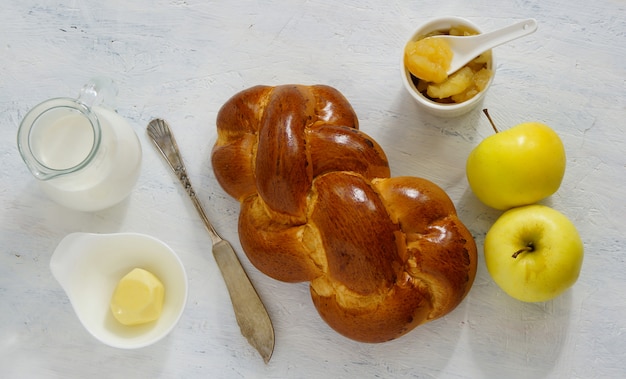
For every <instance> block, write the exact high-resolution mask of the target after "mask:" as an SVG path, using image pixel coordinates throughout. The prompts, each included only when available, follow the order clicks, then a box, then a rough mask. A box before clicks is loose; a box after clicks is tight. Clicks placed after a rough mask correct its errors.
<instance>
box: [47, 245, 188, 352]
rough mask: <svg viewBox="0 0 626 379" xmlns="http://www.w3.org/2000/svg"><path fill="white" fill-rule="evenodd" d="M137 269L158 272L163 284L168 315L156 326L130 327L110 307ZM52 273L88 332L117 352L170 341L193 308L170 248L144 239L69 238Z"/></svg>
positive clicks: (52, 265)
mask: <svg viewBox="0 0 626 379" xmlns="http://www.w3.org/2000/svg"><path fill="white" fill-rule="evenodd" d="M135 267H140V268H143V269H145V270H148V271H150V272H152V273H153V274H154V275H156V276H157V277H158V278H159V279H160V280H161V282H162V283H163V286H164V287H165V298H164V303H163V310H162V312H161V316H160V317H159V319H158V320H156V321H153V322H150V323H147V324H144V325H135V326H125V325H122V324H121V323H119V322H118V321H117V320H116V319H115V318H114V317H113V314H112V313H111V310H110V308H109V306H110V301H111V296H112V295H113V291H114V290H115V287H116V286H117V283H118V282H119V280H120V279H121V278H122V277H123V276H124V275H126V274H127V273H128V272H130V271H131V270H132V269H133V268H135ZM50 269H51V270H52V275H53V276H54V277H55V278H56V280H57V281H58V282H59V283H60V284H61V287H63V290H65V293H66V294H67V296H68V297H69V299H70V302H71V304H72V307H73V308H74V311H75V312H76V315H77V316H78V319H79V320H80V322H81V323H82V324H83V326H84V327H85V328H86V329H87V331H88V332H89V333H91V335H93V336H94V337H95V338H96V339H98V340H99V341H101V342H103V343H104V344H106V345H109V346H113V347H116V348H121V349H136V348H141V347H145V346H148V345H150V344H153V343H155V342H157V341H158V340H160V339H161V338H163V337H165V336H166V335H167V334H168V333H169V332H170V331H171V330H172V329H173V328H174V326H176V324H177V323H178V320H179V319H180V316H181V315H182V313H183V310H184V308H185V304H186V302H187V274H186V272H185V269H184V267H183V264H182V262H181V261H180V259H179V258H178V256H177V255H176V253H174V251H173V250H172V249H170V248H169V247H168V246H167V245H166V244H164V243H163V242H161V241H159V240H157V239H156V238H153V237H150V236H147V235H143V234H137V233H115V234H91V233H72V234H69V235H67V236H66V237H65V238H64V239H63V240H62V241H61V242H60V243H59V245H58V246H57V248H56V250H55V251H54V253H53V254H52V258H51V260H50Z"/></svg>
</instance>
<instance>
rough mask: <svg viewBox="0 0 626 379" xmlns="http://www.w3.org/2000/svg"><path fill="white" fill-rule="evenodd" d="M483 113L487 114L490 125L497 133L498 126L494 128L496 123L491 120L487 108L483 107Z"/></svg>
mask: <svg viewBox="0 0 626 379" xmlns="http://www.w3.org/2000/svg"><path fill="white" fill-rule="evenodd" d="M483 113H484V114H485V115H486V116H487V120H489V123H490V124H491V127H492V128H493V130H494V131H495V132H496V133H498V132H499V130H498V128H496V124H495V123H494V122H493V120H492V119H491V116H490V115H489V111H488V110H487V108H485V109H483Z"/></svg>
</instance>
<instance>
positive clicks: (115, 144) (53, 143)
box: [17, 78, 141, 211]
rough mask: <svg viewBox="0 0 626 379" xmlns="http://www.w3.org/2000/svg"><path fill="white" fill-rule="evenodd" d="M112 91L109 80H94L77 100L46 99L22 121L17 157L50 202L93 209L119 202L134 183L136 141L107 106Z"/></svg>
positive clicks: (137, 161) (137, 166)
mask: <svg viewBox="0 0 626 379" xmlns="http://www.w3.org/2000/svg"><path fill="white" fill-rule="evenodd" d="M116 94H117V91H116V89H115V87H114V85H113V82H112V81H111V80H110V79H106V78H98V79H94V80H92V81H91V82H90V83H88V84H86V85H85V86H84V87H83V88H82V89H81V91H80V94H79V96H78V98H77V99H71V98H64V97H61V98H54V99H50V100H46V101H44V102H43V103H41V104H39V105H37V106H35V107H34V108H33V109H31V110H30V111H29V112H28V113H27V114H26V116H25V117H24V119H23V120H22V123H21V124H20V127H19V130H18V134H17V144H18V148H19V151H20V154H21V155H22V159H23V160H24V162H25V163H26V166H28V168H29V169H30V171H31V172H32V173H33V175H34V176H35V178H37V179H38V182H39V183H40V184H41V188H42V189H43V191H44V192H45V193H46V194H47V195H48V197H50V198H51V199H52V200H54V201H55V202H57V203H59V204H61V205H63V206H66V207H68V208H71V209H75V210H80V211H97V210H101V209H104V208H108V207H110V206H113V205H115V204H117V203H119V202H120V201H122V200H124V199H125V198H126V197H127V196H128V194H129V193H130V191H131V190H132V188H133V186H134V185H135V183H136V182H137V178H138V177H139V169H140V166H141V145H140V143H139V139H138V138H137V135H136V134H135V132H134V131H133V129H132V127H131V126H130V125H129V124H128V123H127V122H126V120H124V119H123V118H122V117H121V116H119V115H118V114H117V113H116V112H115V111H114V110H113V109H111V108H110V104H109V102H111V101H112V99H113V98H114V97H115V95H116Z"/></svg>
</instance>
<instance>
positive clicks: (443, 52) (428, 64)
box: [404, 27, 492, 104]
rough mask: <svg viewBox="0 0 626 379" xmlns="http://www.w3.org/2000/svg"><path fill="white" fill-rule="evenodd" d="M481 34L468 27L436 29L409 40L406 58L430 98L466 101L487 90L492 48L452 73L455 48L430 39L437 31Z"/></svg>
mask: <svg viewBox="0 0 626 379" xmlns="http://www.w3.org/2000/svg"><path fill="white" fill-rule="evenodd" d="M475 34H477V33H476V32H475V31H473V30H471V29H468V28H465V27H453V28H451V29H450V30H444V31H435V32H432V33H429V34H427V35H425V36H423V37H422V38H420V39H418V40H416V41H411V42H409V43H407V45H406V46H405V49H404V62H405V65H406V67H407V69H408V70H409V72H410V73H411V80H412V81H413V84H414V85H415V88H417V90H418V91H419V92H420V93H422V94H423V95H424V96H425V97H426V98H428V99H430V100H432V101H435V102H437V103H444V104H446V103H462V102H464V101H466V100H469V99H471V98H472V97H474V96H476V95H477V94H478V93H479V92H480V91H482V90H484V89H485V87H486V86H487V84H488V83H489V79H490V78H491V75H492V71H491V69H489V68H488V63H489V61H490V60H491V50H490V51H487V52H485V53H483V54H481V55H479V56H478V57H476V58H475V59H473V60H472V61H470V62H469V63H468V64H466V65H465V66H464V67H463V68H461V69H460V70H458V71H457V72H455V73H453V74H452V75H450V76H448V75H447V74H446V71H447V69H448V67H449V65H450V61H451V60H452V50H451V49H450V46H448V44H447V43H446V42H444V41H440V40H437V39H434V40H427V39H425V38H426V37H431V36H435V35H453V36H470V35H475Z"/></svg>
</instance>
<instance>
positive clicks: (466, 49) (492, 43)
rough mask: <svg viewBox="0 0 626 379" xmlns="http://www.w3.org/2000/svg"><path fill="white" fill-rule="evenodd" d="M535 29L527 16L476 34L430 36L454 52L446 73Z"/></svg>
mask: <svg viewBox="0 0 626 379" xmlns="http://www.w3.org/2000/svg"><path fill="white" fill-rule="evenodd" d="M535 30H537V21H536V20H535V19H532V18H529V19H527V20H524V21H520V22H517V23H515V24H513V25H510V26H507V27H505V28H502V29H499V30H494V31H492V32H489V33H482V34H477V35H474V36H448V35H440V36H432V37H430V38H441V39H444V40H445V41H446V42H448V44H449V45H450V48H451V49H452V51H453V52H454V56H453V57H452V62H450V68H449V69H448V75H450V74H453V73H455V72H456V71H458V70H459V69H461V68H462V67H463V66H465V65H466V64H467V63H468V62H469V61H471V60H472V59H474V58H476V57H477V56H479V55H480V54H482V53H484V52H485V51H487V50H489V49H492V48H494V47H496V46H499V45H502V44H503V43H506V42H509V41H513V40H514V39H517V38H520V37H523V36H526V35H528V34H531V33H533V32H534V31H535Z"/></svg>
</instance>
